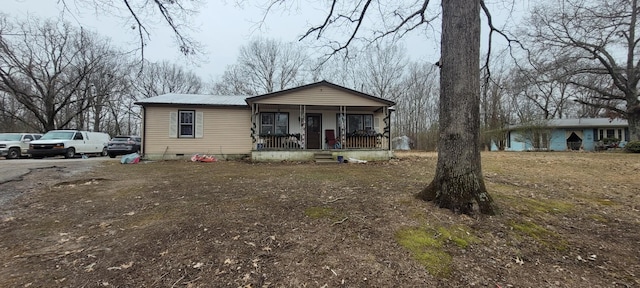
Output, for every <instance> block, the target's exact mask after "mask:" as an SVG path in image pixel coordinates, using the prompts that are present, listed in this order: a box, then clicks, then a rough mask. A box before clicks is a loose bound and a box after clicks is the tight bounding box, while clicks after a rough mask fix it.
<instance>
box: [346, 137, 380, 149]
mask: <svg viewBox="0 0 640 288" xmlns="http://www.w3.org/2000/svg"><path fill="white" fill-rule="evenodd" d="M346 138H347V139H346V143H344V145H342V148H343V149H383V148H386V146H387V145H386V141H384V139H383V138H384V137H382V136H381V135H371V136H367V135H362V136H347V137H346Z"/></svg>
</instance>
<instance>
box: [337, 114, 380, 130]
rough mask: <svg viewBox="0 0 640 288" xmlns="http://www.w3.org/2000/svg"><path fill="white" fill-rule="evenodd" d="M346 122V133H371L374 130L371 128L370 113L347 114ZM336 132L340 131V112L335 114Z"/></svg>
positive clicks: (371, 119) (371, 116)
mask: <svg viewBox="0 0 640 288" xmlns="http://www.w3.org/2000/svg"><path fill="white" fill-rule="evenodd" d="M346 118H347V123H346V125H345V127H346V129H347V135H354V134H355V135H373V134H375V130H374V129H373V123H374V122H373V115H371V114H347V117H346ZM337 119H338V120H337V121H336V123H338V127H337V128H338V129H337V130H338V133H340V131H341V129H340V114H338V116H337Z"/></svg>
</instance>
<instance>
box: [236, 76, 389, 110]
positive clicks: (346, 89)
mask: <svg viewBox="0 0 640 288" xmlns="http://www.w3.org/2000/svg"><path fill="white" fill-rule="evenodd" d="M320 86H325V87H331V88H334V89H337V90H340V91H343V92H347V93H350V94H352V95H356V96H359V97H363V98H367V99H371V100H374V101H376V102H379V103H382V104H385V105H388V106H393V105H396V103H395V102H393V101H390V100H387V99H383V98H380V97H376V96H372V95H369V94H366V93H362V92H359V91H356V90H353V89H349V88H347V87H344V86H340V85H337V84H333V83H331V82H328V81H326V80H322V81H320V82H315V83H311V84H307V85H302V86H298V87H295V88H290V89H285V90H280V91H277V92H272V93H267V94H263V95H258V96H253V97H248V98H247V99H246V101H247V103H250V102H254V101H256V100H263V99H268V98H272V97H277V96H280V95H284V94H288V93H292V92H297V91H300V90H305V89H310V88H315V87H320Z"/></svg>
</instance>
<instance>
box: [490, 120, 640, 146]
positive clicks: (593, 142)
mask: <svg viewBox="0 0 640 288" xmlns="http://www.w3.org/2000/svg"><path fill="white" fill-rule="evenodd" d="M506 133H507V135H506V143H505V149H504V150H505V151H536V150H543V151H545V150H550V151H568V150H581V149H582V150H584V151H597V150H601V149H607V148H608V147H624V145H625V144H626V143H627V142H628V141H629V125H628V123H627V120H623V119H609V118H576V119H551V120H547V121H545V122H541V123H540V124H535V125H513V126H510V127H509V128H507V130H506ZM497 150H498V147H497V146H496V145H495V143H492V145H491V151H497Z"/></svg>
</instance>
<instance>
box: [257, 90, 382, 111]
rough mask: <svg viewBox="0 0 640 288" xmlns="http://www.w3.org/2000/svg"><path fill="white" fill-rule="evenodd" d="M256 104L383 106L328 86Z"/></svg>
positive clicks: (259, 101) (272, 98)
mask: <svg viewBox="0 0 640 288" xmlns="http://www.w3.org/2000/svg"><path fill="white" fill-rule="evenodd" d="M255 103H258V104H289V105H307V106H312V105H317V106H372V107H373V106H383V104H381V103H380V102H378V101H375V100H373V99H369V98H366V97H360V96H357V95H354V94H352V93H347V92H345V91H342V90H339V89H335V88H332V87H328V86H322V87H313V88H309V89H303V90H300V91H294V92H290V93H287V94H282V95H277V96H274V97H267V98H264V99H258V100H256V101H255ZM307 112H309V111H307Z"/></svg>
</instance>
